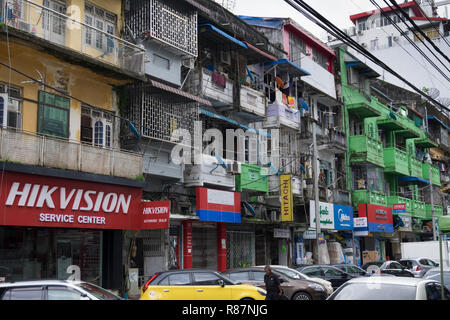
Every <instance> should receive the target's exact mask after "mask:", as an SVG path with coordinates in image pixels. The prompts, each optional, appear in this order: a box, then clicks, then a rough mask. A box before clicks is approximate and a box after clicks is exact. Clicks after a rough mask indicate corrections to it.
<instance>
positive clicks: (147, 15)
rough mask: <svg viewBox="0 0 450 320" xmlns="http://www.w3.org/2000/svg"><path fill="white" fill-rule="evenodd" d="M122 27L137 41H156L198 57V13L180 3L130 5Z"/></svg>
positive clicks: (154, 0) (150, 0)
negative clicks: (144, 39)
mask: <svg viewBox="0 0 450 320" xmlns="http://www.w3.org/2000/svg"><path fill="white" fill-rule="evenodd" d="M125 23H126V24H127V26H128V27H129V29H130V30H131V31H132V32H133V33H134V36H136V37H139V36H140V37H144V38H147V37H148V38H150V39H156V40H158V41H160V42H162V43H163V44H167V45H169V46H171V47H173V48H176V49H178V50H179V51H181V52H183V53H184V54H187V55H189V56H193V57H197V50H198V49H197V46H198V40H197V12H196V11H195V10H192V9H190V8H189V7H188V6H183V4H182V1H168V0H165V1H161V0H134V1H131V2H130V10H129V11H127V12H126V13H125Z"/></svg>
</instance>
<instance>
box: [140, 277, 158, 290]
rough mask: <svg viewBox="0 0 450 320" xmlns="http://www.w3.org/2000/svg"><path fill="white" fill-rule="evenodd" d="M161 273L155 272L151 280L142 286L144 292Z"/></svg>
mask: <svg viewBox="0 0 450 320" xmlns="http://www.w3.org/2000/svg"><path fill="white" fill-rule="evenodd" d="M158 275H159V273H155V274H154V276H153V277H151V278H150V280H148V281H147V282H146V283H145V284H144V287H143V288H142V292H143V293H144V292H145V291H146V290H147V288H148V286H149V285H150V283H151V282H152V281H153V280H154V279H155V278H156V277H157V276H158Z"/></svg>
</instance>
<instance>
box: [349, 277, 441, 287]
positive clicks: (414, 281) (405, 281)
mask: <svg viewBox="0 0 450 320" xmlns="http://www.w3.org/2000/svg"><path fill="white" fill-rule="evenodd" d="M423 281H425V282H430V280H427V279H423V278H411V277H395V276H394V277H360V278H353V279H351V280H349V281H348V283H350V282H352V283H386V284H396V285H405V286H417V285H418V284H419V283H420V282H423ZM431 281H434V280H431Z"/></svg>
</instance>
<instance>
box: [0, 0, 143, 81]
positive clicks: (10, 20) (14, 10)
mask: <svg viewBox="0 0 450 320" xmlns="http://www.w3.org/2000/svg"><path fill="white" fill-rule="evenodd" d="M2 2H3V1H2ZM0 3H1V2H0ZM59 11H60V12H59ZM59 11H56V10H54V9H52V8H48V7H46V6H42V5H40V4H37V3H34V2H32V1H29V0H6V2H4V3H3V6H2V17H1V18H2V22H4V23H5V24H7V25H8V26H9V27H12V28H15V29H19V30H21V31H24V32H27V33H30V34H33V35H35V36H37V37H39V38H42V39H45V40H48V41H50V42H52V43H55V44H57V45H60V46H63V47H66V48H69V49H72V50H75V51H78V52H81V53H83V54H85V55H88V56H90V57H92V58H95V59H98V60H100V61H102V62H104V63H107V64H111V65H113V66H116V67H119V68H122V69H125V70H127V71H130V72H133V73H137V74H139V75H142V74H144V55H145V50H144V49H143V48H140V47H138V46H136V45H134V44H132V43H130V42H127V41H125V40H123V39H121V38H119V37H116V36H115V35H114V34H112V33H111V32H105V31H104V30H100V29H98V28H96V27H94V26H90V25H88V24H86V23H84V22H81V21H78V20H76V19H74V18H72V17H69V16H67V15H65V11H66V8H65V6H63V5H61V6H59ZM78 18H81V17H78Z"/></svg>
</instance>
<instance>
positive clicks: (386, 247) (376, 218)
mask: <svg viewBox="0 0 450 320" xmlns="http://www.w3.org/2000/svg"><path fill="white" fill-rule="evenodd" d="M358 217H359V218H366V219H367V227H365V228H361V229H360V232H366V233H367V236H365V237H362V238H361V239H362V240H361V247H362V250H363V251H366V252H367V251H368V252H376V257H377V259H376V260H387V259H391V260H392V259H393V257H394V251H393V248H392V243H391V239H392V238H393V234H394V225H393V216H392V208H390V207H384V206H379V205H374V204H359V205H358ZM363 256H364V255H363ZM367 256H369V255H366V257H367ZM370 257H371V258H370V259H369V260H373V257H374V255H371V256H370ZM369 260H367V259H363V262H362V263H366V262H369Z"/></svg>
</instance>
